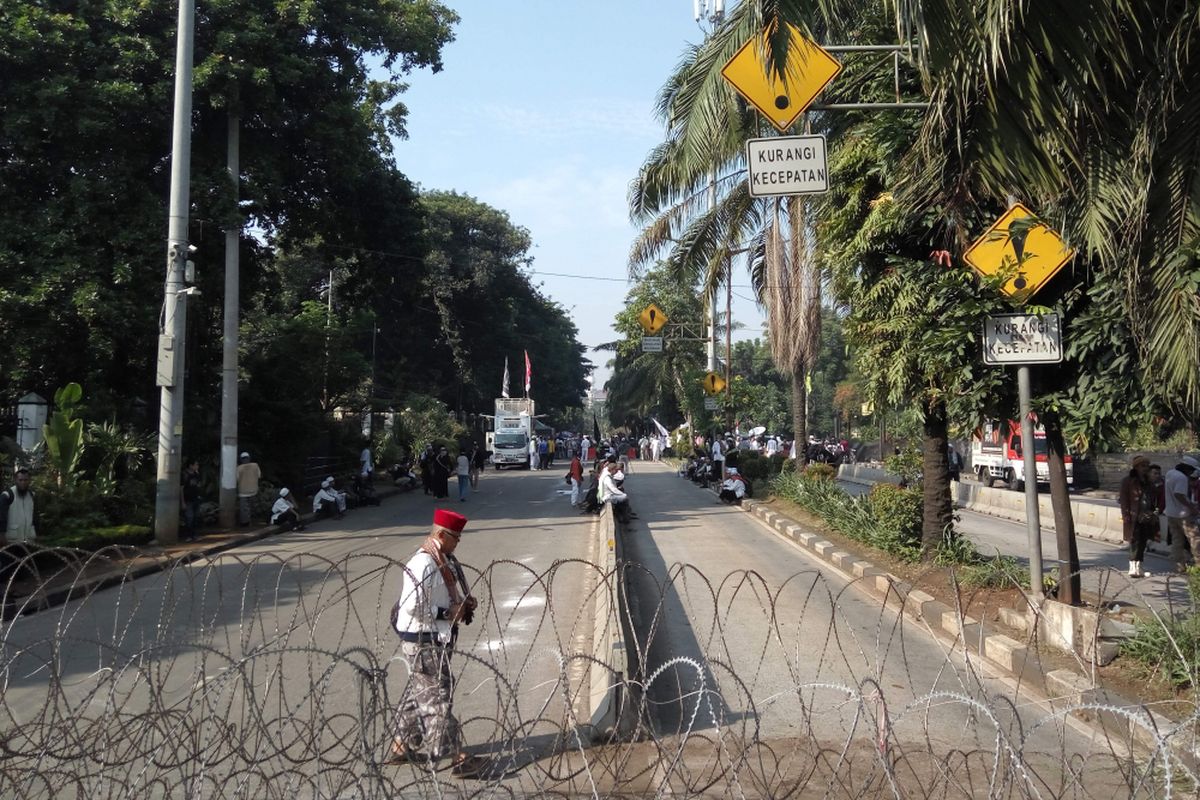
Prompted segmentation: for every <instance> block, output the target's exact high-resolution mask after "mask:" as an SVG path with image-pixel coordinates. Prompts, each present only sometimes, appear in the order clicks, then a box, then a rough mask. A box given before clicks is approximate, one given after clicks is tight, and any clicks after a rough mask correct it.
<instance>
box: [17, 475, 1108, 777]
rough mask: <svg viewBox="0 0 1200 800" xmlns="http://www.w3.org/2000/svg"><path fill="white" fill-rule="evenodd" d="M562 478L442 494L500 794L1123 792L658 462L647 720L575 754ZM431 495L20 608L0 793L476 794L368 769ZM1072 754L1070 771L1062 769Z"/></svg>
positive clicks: (641, 626) (577, 624)
mask: <svg viewBox="0 0 1200 800" xmlns="http://www.w3.org/2000/svg"><path fill="white" fill-rule="evenodd" d="M562 486H563V484H562V470H558V469H555V470H550V471H547V472H540V473H539V472H533V473H529V472H511V473H508V472H506V473H496V472H494V471H488V472H487V473H486V474H485V476H484V479H483V482H482V483H481V486H480V491H479V492H478V493H477V494H475V495H473V496H472V497H471V499H470V500H469V501H468V502H466V503H457V502H450V503H443V504H444V505H448V506H451V507H454V508H456V509H459V510H462V511H463V512H464V513H466V514H467V515H468V516H469V517H470V518H471V523H470V525H469V526H468V529H467V535H466V536H464V538H463V540H462V544H461V545H460V548H459V554H460V556H461V558H462V560H463V561H464V562H465V564H466V565H467V567H468V575H469V577H470V578H471V579H472V582H473V585H474V586H475V589H474V593H475V594H476V595H477V596H478V597H479V598H480V600H481V609H480V613H479V617H478V619H477V620H476V621H475V624H473V625H472V626H470V627H467V628H465V629H464V631H463V635H462V636H461V638H460V640H459V642H458V647H457V651H456V655H455V658H454V668H455V671H456V674H457V689H456V693H455V698H456V699H455V710H456V713H457V714H458V716H459V718H460V719H461V720H462V721H463V723H464V729H465V734H466V739H467V742H468V745H469V746H470V748H471V749H473V750H476V751H480V752H487V753H488V754H490V755H492V756H493V757H494V759H495V761H496V763H497V764H499V765H501V767H502V768H503V770H502V771H503V772H504V773H505V775H504V776H501V775H500V774H499V773H497V774H495V775H493V780H495V781H496V782H497V783H498V784H499V785H500V788H499V791H501V792H503V793H505V794H506V795H511V796H524V795H526V794H529V795H532V794H542V793H544V791H546V790H554V791H558V790H559V787H569V788H567V789H563V790H562V791H563V793H564V794H569V793H574V792H581V793H584V794H592V795H598V794H604V793H608V792H609V791H612V792H628V791H630V790H631V787H632V786H634V785H635V784H634V783H632V782H631V777H630V776H631V775H636V779H637V781H641V783H638V784H637V785H639V786H641V785H644V786H645V787H646V789H647V791H649V790H654V791H656V792H658V791H662V790H663V789H664V787H666V788H669V790H670V792H671V793H672V794H675V795H687V794H694V793H696V792H697V791H699V790H701V789H704V788H705V787H706V786H707V787H720V786H727V787H729V788H730V790H731V791H733V790H734V787H736V794H738V795H739V796H740V795H743V794H744V795H746V796H778V795H779V794H781V793H782V792H781V791H780V787H781V786H783V785H785V784H787V782H789V781H790V782H792V783H791V785H794V784H795V783H796V782H799V783H803V784H804V785H806V786H807V785H809V784H810V783H812V782H813V781H814V780H818V778H814V777H813V776H819V780H820V781H828V782H829V785H830V786H832V787H834V790H832V791H830V793H829V794H828V796H830V797H842V796H846V797H857V796H861V794H860V793H857V792H858V789H861V788H863V787H867V786H870V787H873V788H874V789H878V790H883V789H884V788H886V787H887V786H888V785H895V786H900V787H903V788H904V789H905V791H904V792H903V794H904V795H905V796H915V797H924V796H964V797H972V796H981V793H982V794H983V795H986V794H989V787H997V786H1009V787H1011V786H1013V785H1014V782H1016V783H1019V784H1020V785H1021V786H1022V787H1028V786H1029V785H1034V784H1036V785H1037V786H1038V787H1040V790H1039V792H1040V793H1041V794H1042V796H1063V795H1069V796H1081V797H1086V796H1106V797H1111V796H1130V795H1131V793H1130V792H1129V791H1127V790H1125V788H1124V785H1123V784H1122V783H1121V782H1120V780H1119V778H1120V775H1121V773H1120V771H1119V769H1118V767H1119V766H1120V764H1119V763H1118V762H1119V758H1120V753H1119V752H1117V751H1119V746H1115V745H1113V744H1111V743H1104V742H1101V741H1096V740H1092V739H1090V738H1089V734H1088V732H1087V731H1086V730H1085V729H1084V728H1083V727H1082V726H1080V725H1078V724H1076V723H1073V722H1070V721H1069V720H1064V718H1062V717H1057V716H1054V715H1052V714H1050V713H1049V712H1048V710H1047V709H1046V707H1045V706H1044V704H1042V703H1041V702H1040V701H1038V700H1037V699H1035V698H1031V697H1028V696H1026V694H1025V693H1023V692H1022V691H1021V690H1020V689H1019V687H1017V686H1015V685H1014V684H1013V683H1012V682H1011V681H1008V680H1006V679H1004V678H1002V677H999V676H995V675H993V674H991V673H990V672H989V670H988V668H987V666H986V665H984V664H980V663H978V662H975V661H971V662H964V661H963V659H962V658H961V657H960V656H958V655H956V654H953V653H949V652H948V648H947V647H946V645H945V643H944V642H941V641H939V640H937V639H935V638H934V637H933V636H932V635H930V634H929V633H928V632H927V631H926V630H924V629H923V628H922V627H920V626H918V625H916V624H914V623H911V622H907V621H904V620H903V619H901V618H898V617H897V616H896V615H895V614H894V613H893V612H891V611H889V610H887V609H882V608H881V607H880V604H879V603H878V601H877V600H875V599H873V598H872V597H870V596H868V595H867V594H865V593H863V592H861V591H859V589H858V588H857V587H855V586H853V585H852V581H850V580H849V579H848V578H847V577H846V576H843V575H840V574H838V573H837V572H836V571H833V570H831V569H830V568H829V567H827V566H825V565H824V564H822V563H819V562H816V561H814V560H813V559H812V558H811V557H810V556H809V555H808V554H807V553H806V552H804V551H802V550H801V549H799V548H798V547H795V546H794V545H792V544H791V543H789V542H787V541H785V540H783V539H781V538H779V537H777V536H775V535H774V534H772V533H771V532H769V531H768V530H767V529H765V528H764V527H762V526H761V525H759V524H758V523H757V522H755V521H754V520H753V519H752V518H751V517H750V516H749V515H747V514H744V513H742V512H740V511H737V510H735V509H732V508H727V507H724V506H721V505H719V504H717V502H716V501H715V499H714V498H713V496H712V495H711V494H709V493H705V492H702V491H700V490H699V489H697V488H695V487H693V486H692V485H691V484H689V483H687V482H685V481H683V480H681V479H680V478H678V477H677V476H675V475H674V474H673V473H671V472H670V471H669V470H667V469H666V468H665V467H663V466H661V465H646V464H635V466H634V469H633V470H632V472H631V474H630V475H629V478H628V482H627V488H628V490H629V492H630V494H631V496H632V498H633V502H634V506H635V509H636V510H637V511H638V512H639V514H640V519H638V520H637V521H636V523H635V524H634V525H633V526H632V528H631V529H630V530H629V531H628V532H627V533H626V535H625V542H626V548H627V549H626V553H625V556H626V558H627V559H628V560H629V561H630V562H636V563H631V565H630V567H629V570H628V574H629V576H630V579H631V581H632V583H631V584H630V595H629V596H630V609H631V615H632V617H633V619H634V621H635V622H636V623H637V627H638V634H637V637H636V638H637V641H638V643H639V646H640V649H641V662H642V666H643V669H644V674H645V675H646V677H647V686H646V692H645V696H646V698H647V701H648V702H647V706H646V710H647V715H648V720H649V723H650V724H651V725H652V727H653V729H654V734H655V735H654V736H653V737H652V738H651V740H649V741H646V742H642V743H639V744H635V745H631V746H629V747H626V746H624V745H613V746H611V747H593V748H585V747H584V745H583V743H582V742H580V741H578V740H576V739H575V738H574V733H573V731H574V727H573V725H574V723H576V722H578V721H579V719H578V717H577V716H576V715H577V714H578V713H579V712H580V711H581V710H582V707H583V705H584V703H583V702H582V698H583V697H584V696H585V695H586V691H587V688H588V687H587V683H586V674H587V666H588V662H587V660H586V659H585V658H578V657H570V656H569V655H565V654H572V653H580V652H590V638H591V635H592V624H593V618H592V608H591V606H592V592H593V591H594V587H595V586H596V583H597V580H598V576H597V574H596V569H595V568H594V566H593V563H594V561H595V560H596V555H595V553H594V552H592V549H591V548H592V547H594V543H595V536H593V535H592V533H593V529H592V526H593V525H594V524H595V519H596V518H594V517H590V516H580V515H578V514H576V513H574V511H573V510H572V509H571V508H570V506H569V504H568V502H567V500H566V498H565V497H564V496H563V495H562V494H561V492H562ZM436 505H438V504H437V503H435V502H434V501H433V500H432V499H429V498H426V497H423V496H422V495H420V494H411V493H410V494H408V495H403V496H400V497H397V498H392V499H389V500H387V501H385V503H384V505H383V506H381V507H379V508H368V509H362V510H356V511H353V512H351V513H350V514H349V515H347V517H346V518H345V520H343V521H341V522H335V521H326V522H323V523H320V524H318V525H314V526H312V527H310V528H309V530H307V531H304V532H298V533H295V534H289V535H282V536H276V537H272V538H269V539H266V540H263V541H261V542H259V543H257V544H255V545H252V546H247V547H244V548H239V549H238V550H236V551H232V552H230V553H227V554H223V555H221V556H219V557H217V558H215V559H213V560H211V561H206V562H205V561H202V562H195V563H193V564H190V565H187V566H183V567H180V568H177V569H175V570H173V571H171V572H168V573H162V574H159V575H154V576H148V577H146V578H143V579H140V580H138V581H134V582H132V583H130V584H128V585H126V586H125V587H122V588H119V589H117V588H114V589H109V590H105V591H102V592H99V593H96V594H95V595H94V596H92V597H88V598H83V599H80V600H76V601H72V602H70V603H68V604H66V605H64V606H62V607H60V608H56V609H53V610H50V611H47V612H41V613H38V614H34V615H31V616H29V617H24V618H20V619H18V620H15V621H14V622H12V623H11V624H10V625H9V626H8V627H7V628H5V629H4V635H3V637H2V640H0V679H2V680H3V683H2V685H0V688H2V693H0V737H2V739H0V743H2V745H3V747H4V750H5V757H4V759H3V760H2V762H0V797H5V798H7V797H14V798H25V797H38V798H41V797H45V798H52V797H59V796H76V795H79V796H87V797H89V798H99V797H113V798H116V797H138V798H142V797H247V798H259V797H279V798H287V800H293V798H295V797H296V796H304V797H309V796H312V797H318V796H319V797H331V798H332V797H354V798H365V797H394V796H410V795H411V796H416V795H421V796H434V795H437V796H455V794H456V792H457V791H458V788H459V787H461V788H467V786H470V787H478V786H479V784H474V783H473V784H469V785H468V784H460V783H456V782H453V781H451V782H450V783H449V784H447V783H446V782H445V775H444V773H438V777H437V778H436V782H435V783H431V782H430V775H429V774H428V773H427V772H426V771H425V768H423V767H421V766H419V765H418V766H403V767H380V766H378V764H377V763H376V762H377V761H378V759H379V758H381V757H382V755H383V753H384V749H385V748H386V746H387V742H388V740H389V734H390V725H391V721H392V709H393V708H394V705H395V702H396V699H397V696H398V694H399V692H400V690H401V689H402V687H403V685H404V683H405V675H406V669H405V665H404V663H403V661H402V660H401V659H400V658H399V647H398V643H397V640H396V637H395V636H394V635H393V634H392V633H391V631H390V628H389V624H388V612H389V610H390V607H391V604H392V603H393V602H394V599H395V597H396V594H397V592H398V590H399V586H400V582H401V574H402V573H401V565H402V563H403V561H404V560H406V559H407V558H408V557H409V556H410V555H411V554H412V553H413V552H414V551H415V549H416V548H417V546H418V545H419V543H420V541H421V540H422V538H423V537H424V535H425V533H426V532H427V530H428V526H429V522H430V518H431V514H432V510H433V508H434V507H436ZM672 743H679V748H678V750H672V747H673V744H672ZM552 753H558V754H559V755H558V756H554V757H551V758H546V756H547V755H548V754H552ZM735 754H737V755H736V756H735ZM997 754H999V755H998V756H997ZM1083 762H1086V763H1087V764H1088V770H1087V771H1086V772H1085V773H1084V774H1082V775H1078V776H1072V774H1071V773H1070V771H1069V770H1068V769H1066V767H1067V766H1070V765H1072V764H1076V765H1077V764H1079V763H1083ZM864 774H866V775H867V776H868V777H866V778H863V777H862V776H863V775H864ZM603 775H607V776H608V777H607V778H603V777H602V776H603ZM605 780H607V781H608V783H607V784H606V783H605V782H604V781H605ZM949 781H953V782H955V783H956V785H958V786H959V787H960V791H958V792H957V793H956V792H954V791H945V789H946V787H947V786H948V782H949ZM604 787H607V788H604ZM961 787H967V788H968V789H969V791H965V792H964V791H961ZM1070 787H1078V788H1081V789H1084V790H1081V791H1064V789H1067V788H1070ZM468 790H470V789H468ZM1045 790H1049V791H1048V792H1047V791H1045ZM994 794H996V796H1001V795H1003V792H997V793H994ZM814 796H815V795H814ZM1014 796H1025V792H1024V791H1023V790H1022V791H1018V792H1017V794H1016V795H1014Z"/></svg>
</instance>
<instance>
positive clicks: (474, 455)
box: [471, 445, 487, 489]
mask: <svg viewBox="0 0 1200 800" xmlns="http://www.w3.org/2000/svg"><path fill="white" fill-rule="evenodd" d="M486 461H487V455H486V454H485V453H484V451H483V448H482V447H480V446H479V445H475V446H474V447H472V448H471V488H472V489H474V488H476V487H478V486H479V476H480V475H482V474H483V466H484V464H485V463H486Z"/></svg>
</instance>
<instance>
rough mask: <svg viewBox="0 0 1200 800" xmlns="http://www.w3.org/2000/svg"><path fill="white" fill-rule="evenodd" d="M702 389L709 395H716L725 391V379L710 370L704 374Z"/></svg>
mask: <svg viewBox="0 0 1200 800" xmlns="http://www.w3.org/2000/svg"><path fill="white" fill-rule="evenodd" d="M704 391H705V392H707V393H708V394H711V395H718V394H720V393H721V392H723V391H725V379H724V378H722V377H721V376H720V375H718V374H717V373H715V372H710V373H708V374H707V375H705V376H704Z"/></svg>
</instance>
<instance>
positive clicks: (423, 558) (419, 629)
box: [396, 550, 450, 643]
mask: <svg viewBox="0 0 1200 800" xmlns="http://www.w3.org/2000/svg"><path fill="white" fill-rule="evenodd" d="M404 569H405V573H404V587H403V589H402V590H401V592H400V609H399V613H397V614H396V631H397V632H399V633H436V634H437V638H438V641H440V642H443V643H446V642H449V641H450V620H449V619H438V617H448V616H449V612H450V590H449V589H448V588H446V581H445V580H444V579H443V578H442V573H441V570H439V569H438V565H437V562H436V561H434V560H433V556H431V555H429V553H426V552H425V551H424V550H419V551H417V554H416V555H414V556H413V557H412V558H410V559H409V560H408V563H407V564H405V565H404ZM439 609H440V610H441V613H438V612H439Z"/></svg>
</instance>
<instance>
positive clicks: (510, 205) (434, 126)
mask: <svg viewBox="0 0 1200 800" xmlns="http://www.w3.org/2000/svg"><path fill="white" fill-rule="evenodd" d="M446 2H447V5H449V6H451V7H452V8H454V9H455V10H456V11H457V12H458V14H459V15H460V16H461V17H462V21H461V23H460V24H459V26H458V27H457V29H456V40H455V41H454V42H453V43H452V44H450V45H449V46H448V47H447V48H446V50H445V53H444V56H443V61H444V63H445V69H444V70H443V71H442V72H440V73H438V74H436V75H435V74H432V73H430V72H428V71H424V72H421V73H416V74H414V75H412V76H411V78H410V84H411V86H410V89H409V91H408V92H407V93H406V94H405V96H404V102H405V104H406V105H407V106H408V108H409V120H408V130H409V139H408V140H407V141H402V142H397V143H396V149H395V157H396V163H397V166H398V168H399V169H400V171H401V172H403V173H404V174H406V175H408V176H409V178H411V179H412V180H413V181H415V182H416V183H418V184H419V185H420V186H421V187H422V188H424V189H440V190H455V191H458V192H462V193H465V194H469V195H472V196H474V197H477V198H478V199H480V200H482V201H483V202H485V203H488V204H489V205H491V206H494V207H496V208H499V209H502V210H504V211H507V212H508V214H509V216H510V217H511V219H512V221H513V222H514V223H515V224H517V225H520V226H522V227H524V228H526V229H528V230H529V232H530V234H531V236H532V238H533V242H534V248H533V251H532V254H533V257H534V271H535V272H536V273H537V274H536V276H535V280H536V281H538V282H540V283H541V284H542V288H543V291H545V293H546V294H548V295H549V296H550V297H552V298H554V299H555V300H557V301H558V302H559V303H561V304H562V305H563V307H564V308H566V309H569V310H570V313H571V317H572V319H573V320H574V321H575V324H576V326H577V327H578V328H579V338H580V341H582V342H583V343H584V344H585V345H587V346H589V347H592V346H594V345H597V344H600V343H601V342H606V341H612V340H613V339H614V338H615V334H614V333H613V331H612V327H611V324H612V320H613V316H614V315H615V314H616V313H617V311H619V310H620V308H621V306H622V304H623V301H624V298H625V293H626V291H627V290H628V288H629V285H628V284H627V283H626V280H625V279H626V274H627V272H626V263H627V261H626V259H627V255H628V252H629V247H630V244H631V243H632V241H633V238H634V237H635V236H636V234H637V230H636V229H635V228H634V226H633V225H632V223H630V221H629V214H628V206H627V200H626V197H627V192H628V187H629V183H630V181H631V180H632V179H633V178H634V177H635V176H636V174H637V170H638V167H639V166H640V165H641V163H642V161H643V160H644V159H645V157H646V154H647V153H649V151H650V149H651V148H653V147H654V146H655V145H656V144H658V143H659V142H660V141H661V140H662V126H661V124H660V123H659V122H658V120H657V119H655V117H654V101H655V99H656V97H657V95H658V91H659V89H660V88H661V86H662V85H663V83H664V82H665V81H666V78H667V76H668V75H669V74H670V72H671V70H672V69H673V68H674V66H675V65H676V64H677V63H678V61H679V59H680V57H681V56H682V54H683V52H684V49H685V48H686V47H687V45H688V44H689V43H698V42H699V41H701V39H702V38H703V32H702V31H701V30H700V28H699V27H698V26H697V25H696V23H695V21H694V20H693V18H692V3H691V1H690V0H611V2H593V3H584V2H580V1H579V0H507V1H505V0H446ZM548 273H560V274H565V275H572V276H580V277H559V276H558V275H551V274H548ZM595 278H603V279H606V280H595ZM614 279H615V280H614ZM747 283H748V280H747V278H746V277H745V275H744V272H743V273H742V274H741V275H740V276H738V277H735V279H734V291H735V293H736V294H737V295H741V297H737V296H735V298H734V310H733V314H734V319H735V322H740V323H742V324H744V325H745V326H746V327H745V329H743V330H741V331H737V332H735V334H734V336H735V338H737V339H744V338H753V337H754V336H757V335H761V324H762V315H761V313H760V312H759V311H758V310H757V309H756V308H755V306H754V303H753V302H752V301H751V300H750V296H751V293H750V290H749V288H748V287H747V286H746V284H747ZM590 357H591V358H592V359H593V360H594V361H595V362H596V363H597V364H598V365H600V366H602V365H603V363H604V361H605V360H606V359H607V357H608V354H607V353H594V354H590ZM536 370H537V365H536V364H535V365H534V374H535V381H536ZM607 374H608V372H607V370H603V369H602V370H600V371H598V373H597V375H598V380H599V382H600V383H603V380H605V379H606V378H607Z"/></svg>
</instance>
